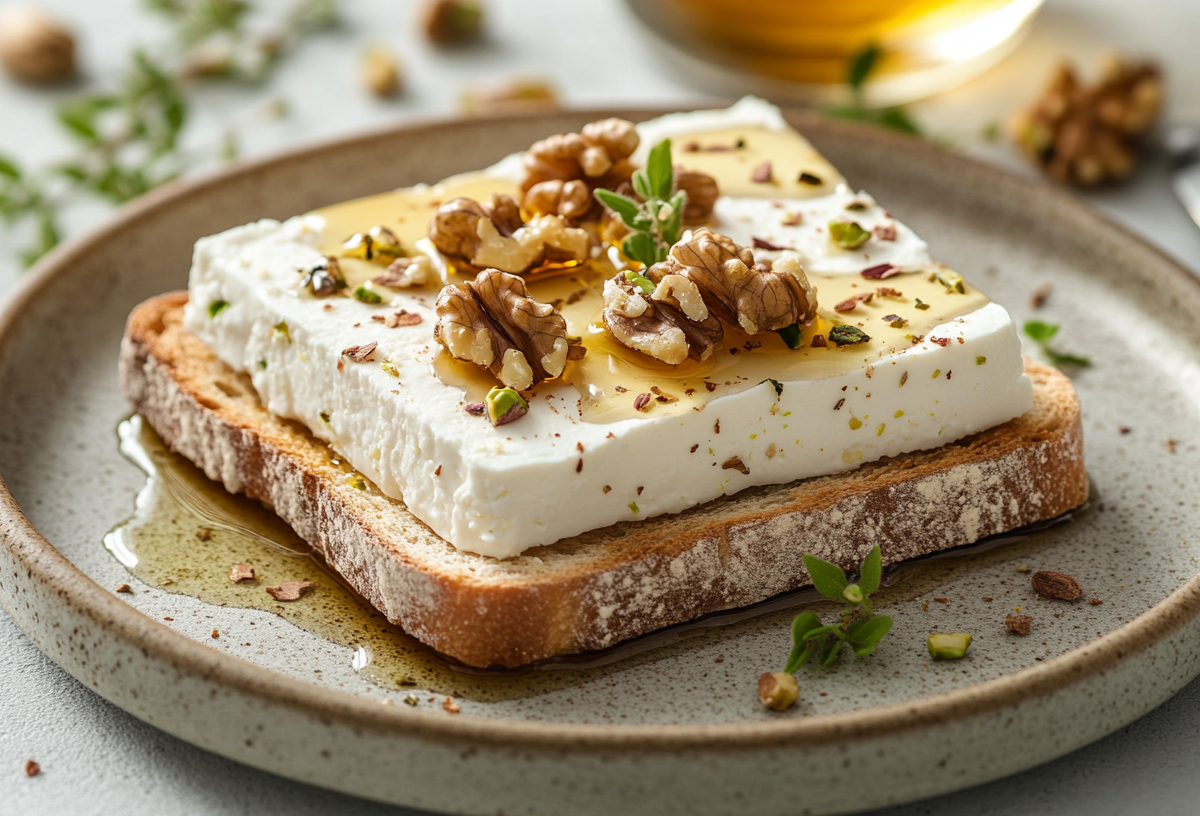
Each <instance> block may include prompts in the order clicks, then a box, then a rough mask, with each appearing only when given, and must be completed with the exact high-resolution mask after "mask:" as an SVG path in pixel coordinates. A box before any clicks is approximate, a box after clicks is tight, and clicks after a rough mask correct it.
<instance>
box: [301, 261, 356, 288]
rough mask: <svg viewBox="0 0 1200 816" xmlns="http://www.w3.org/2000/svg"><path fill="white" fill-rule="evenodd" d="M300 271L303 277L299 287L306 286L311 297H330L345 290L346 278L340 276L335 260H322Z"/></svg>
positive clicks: (340, 270)
mask: <svg viewBox="0 0 1200 816" xmlns="http://www.w3.org/2000/svg"><path fill="white" fill-rule="evenodd" d="M300 271H301V273H303V275H304V279H303V281H302V282H301V285H303V286H307V287H308V291H309V292H311V293H312V294H313V297H331V296H333V295H336V294H337V293H338V292H340V291H341V290H342V289H345V288H346V276H345V275H343V274H342V268H341V267H340V266H338V262H337V258H333V257H326V258H322V259H321V260H319V261H317V262H316V263H315V264H313V265H312V266H310V267H309V268H308V269H302V270H300Z"/></svg>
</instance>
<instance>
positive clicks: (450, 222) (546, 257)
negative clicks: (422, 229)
mask: <svg viewBox="0 0 1200 816" xmlns="http://www.w3.org/2000/svg"><path fill="white" fill-rule="evenodd" d="M429 240H430V241H432V242H433V245H434V246H436V247H437V248H438V251H439V252H441V253H442V254H443V255H445V256H446V257H447V258H448V259H449V260H450V261H451V262H453V263H455V265H456V266H460V267H465V268H466V269H467V270H468V271H469V270H476V269H485V268H492V269H498V270H500V271H501V272H510V273H513V274H520V273H522V272H528V271H530V270H532V269H536V268H537V267H540V266H543V265H545V264H548V263H570V262H578V261H582V260H585V259H586V258H587V257H588V253H589V252H590V251H591V246H592V239H591V236H590V235H589V234H588V233H587V231H586V230H582V229H577V228H575V227H570V226H568V225H567V223H566V221H565V220H564V219H563V217H562V216H561V215H542V216H539V217H537V218H534V219H533V220H531V221H528V222H522V220H521V213H520V207H519V206H518V205H517V202H516V201H514V200H513V198H512V197H511V196H496V195H494V196H492V199H491V201H490V202H488V203H487V204H480V203H479V202H478V201H475V200H474V199H470V198H455V199H453V200H451V201H447V202H446V203H445V204H442V205H441V206H440V207H438V209H437V212H436V213H434V216H433V221H432V222H431V223H430V225H429Z"/></svg>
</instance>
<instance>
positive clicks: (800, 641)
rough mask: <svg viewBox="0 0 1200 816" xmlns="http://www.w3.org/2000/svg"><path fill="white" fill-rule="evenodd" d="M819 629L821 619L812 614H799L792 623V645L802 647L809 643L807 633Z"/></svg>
mask: <svg viewBox="0 0 1200 816" xmlns="http://www.w3.org/2000/svg"><path fill="white" fill-rule="evenodd" d="M820 628H821V619H820V618H818V617H817V616H816V615H814V614H813V613H812V612H801V613H800V614H799V615H797V616H796V617H795V619H794V620H793V621H792V643H794V644H795V645H797V646H803V645H804V644H805V643H807V642H808V641H809V637H808V633H809V632H811V631H812V630H813V629H820Z"/></svg>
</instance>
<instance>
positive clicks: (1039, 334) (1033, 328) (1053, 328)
mask: <svg viewBox="0 0 1200 816" xmlns="http://www.w3.org/2000/svg"><path fill="white" fill-rule="evenodd" d="M1022 331H1024V332H1025V336H1026V337H1028V338H1029V339H1030V340H1033V341H1034V342H1037V343H1045V342H1047V341H1049V340H1051V339H1052V338H1053V337H1054V335H1056V334H1058V324H1057V323H1046V322H1045V321H1042V320H1026V321H1025V325H1024V326H1022Z"/></svg>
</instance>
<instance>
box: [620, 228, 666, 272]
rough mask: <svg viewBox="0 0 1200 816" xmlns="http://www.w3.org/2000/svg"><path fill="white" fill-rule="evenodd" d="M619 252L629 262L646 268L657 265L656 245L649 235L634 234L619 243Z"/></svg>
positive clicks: (642, 233)
mask: <svg viewBox="0 0 1200 816" xmlns="http://www.w3.org/2000/svg"><path fill="white" fill-rule="evenodd" d="M621 251H622V252H624V253H625V256H626V257H627V258H629V259H630V260H634V261H637V262H638V263H641V264H644V265H645V266H648V267H649V266H653V265H654V264H656V263H658V243H657V242H656V241H655V240H654V238H653V237H652V236H651V235H650V234H649V233H645V232H635V233H633V234H631V235H629V236H627V237H626V238H625V240H624V241H622V242H621Z"/></svg>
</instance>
